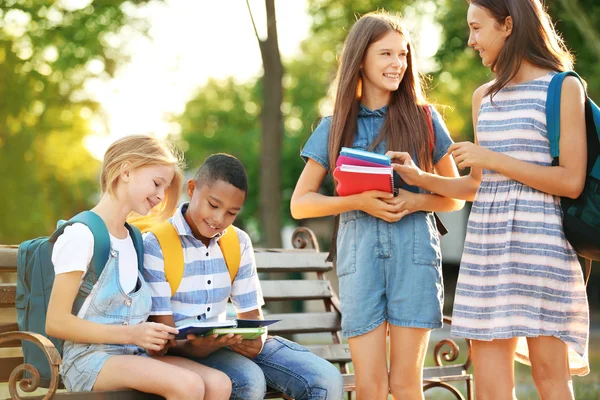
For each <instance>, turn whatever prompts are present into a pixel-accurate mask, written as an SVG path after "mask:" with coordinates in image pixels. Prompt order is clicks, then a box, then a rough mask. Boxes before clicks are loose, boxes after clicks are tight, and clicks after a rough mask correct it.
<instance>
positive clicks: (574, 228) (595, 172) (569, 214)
mask: <svg viewBox="0 0 600 400" xmlns="http://www.w3.org/2000/svg"><path fill="white" fill-rule="evenodd" d="M569 75H572V76H575V77H577V78H578V79H579V80H580V81H581V78H580V77H579V75H577V73H575V72H573V71H567V72H561V73H559V74H556V75H555V76H554V77H553V78H552V81H551V82H550V86H549V87H548V95H547V98H546V124H547V128H548V140H549V141H550V153H551V155H552V158H553V159H554V162H553V165H558V156H559V145H558V143H559V139H560V94H561V90H562V82H563V80H564V79H565V77H567V76H569ZM582 84H583V82H582ZM585 126H586V137H587V170H586V178H585V186H584V189H583V192H582V193H581V195H580V196H579V197H578V198H577V199H569V198H567V197H563V198H561V207H562V209H563V228H564V231H565V236H566V237H567V240H568V241H569V242H570V243H571V245H572V246H573V248H574V249H575V251H576V252H577V254H579V255H580V256H581V257H583V258H585V259H586V275H587V277H586V283H587V278H589V274H590V270H591V267H592V260H596V261H598V260H600V108H598V106H597V105H596V104H595V103H594V102H593V101H592V100H591V99H590V98H589V97H587V95H586V101H585Z"/></svg>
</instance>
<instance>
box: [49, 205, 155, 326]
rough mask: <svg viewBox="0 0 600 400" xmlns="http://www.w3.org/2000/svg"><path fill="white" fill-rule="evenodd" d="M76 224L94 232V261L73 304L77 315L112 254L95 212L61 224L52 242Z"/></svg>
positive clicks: (73, 311) (103, 225) (105, 231)
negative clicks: (68, 227) (67, 228)
mask: <svg viewBox="0 0 600 400" xmlns="http://www.w3.org/2000/svg"><path fill="white" fill-rule="evenodd" d="M75 223H80V224H84V225H85V226H87V227H88V228H89V230H90V231H92V235H93V236H94V253H93V255H92V260H91V261H90V265H89V267H88V269H87V271H86V273H85V275H84V276H83V281H82V282H81V285H80V286H79V292H77V296H76V297H75V301H74V302H73V309H72V313H73V314H74V315H77V313H78V312H79V310H80V309H81V306H82V305H83V303H84V302H85V299H86V298H87V297H88V296H89V294H90V293H91V292H92V289H93V288H94V285H95V284H96V282H97V281H98V278H99V277H100V275H101V274H102V271H103V270H104V266H105V265H106V262H107V261H108V256H109V253H110V236H109V234H108V229H107V228H106V225H105V224H104V221H103V220H102V218H100V216H99V215H98V214H96V213H95V212H93V211H83V212H81V213H79V214H77V215H76V216H74V217H73V218H71V219H70V220H68V221H67V222H65V223H63V224H61V225H60V227H58V229H57V230H56V231H55V232H54V233H53V234H52V236H50V241H51V242H53V243H54V242H55V241H56V239H58V237H59V236H60V235H62V233H63V232H64V230H65V228H66V227H67V226H70V225H73V224H75ZM142 254H143V253H142Z"/></svg>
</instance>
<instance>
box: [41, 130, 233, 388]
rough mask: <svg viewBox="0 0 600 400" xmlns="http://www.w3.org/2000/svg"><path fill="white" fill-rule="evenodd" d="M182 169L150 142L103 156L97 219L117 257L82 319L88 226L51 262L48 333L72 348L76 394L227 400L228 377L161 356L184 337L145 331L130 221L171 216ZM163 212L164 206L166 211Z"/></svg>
mask: <svg viewBox="0 0 600 400" xmlns="http://www.w3.org/2000/svg"><path fill="white" fill-rule="evenodd" d="M180 164H181V163H180V160H179V159H178V158H177V157H176V156H175V154H174V153H173V152H172V151H171V150H169V149H168V148H167V147H166V146H165V145H164V144H161V143H160V142H159V141H157V140H156V139H155V138H152V137H150V136H141V135H138V136H128V137H126V138H123V139H121V140H118V141H116V142H115V143H113V144H112V145H111V146H110V147H109V148H108V150H107V151H106V154H105V156H104V162H103V165H102V174H101V178H100V182H101V189H102V198H101V199H100V202H99V203H98V204H97V205H96V206H95V207H94V208H93V209H92V210H91V211H93V212H94V213H96V214H98V215H99V216H100V217H101V218H102V220H103V221H104V223H105V224H106V227H107V229H108V231H109V234H110V242H111V244H110V246H111V251H110V256H109V259H108V261H107V263H106V266H105V267H104V269H103V271H102V274H101V275H100V277H99V278H98V281H97V283H96V284H95V285H94V287H93V289H92V291H91V293H90V295H89V296H88V297H87V298H86V301H85V302H84V304H83V306H82V307H81V309H80V311H79V313H78V315H77V316H75V315H73V314H72V313H71V309H72V307H73V302H74V301H75V297H76V295H77V292H78V291H79V286H80V283H81V278H82V276H83V273H84V272H85V271H86V270H87V268H88V264H89V263H90V260H91V258H92V255H93V248H94V237H93V235H92V232H91V231H90V229H89V228H88V227H87V226H85V225H83V224H73V225H71V226H69V227H67V228H66V229H65V231H64V233H63V234H62V235H61V236H60V237H59V238H58V240H57V241H56V243H55V245H54V249H53V252H52V262H53V264H54V267H55V272H56V279H55V281H54V286H53V288H52V295H51V298H50V303H49V305H48V315H47V322H46V331H47V333H48V334H49V335H51V336H54V337H57V338H60V339H64V340H65V342H64V351H63V363H62V365H61V367H60V372H61V375H62V379H63V382H64V384H65V387H66V388H67V389H68V390H69V391H76V392H78V391H91V390H115V389H124V388H132V389H137V390H140V391H143V392H148V393H154V394H158V395H160V396H163V397H165V398H167V399H203V398H207V399H227V398H229V395H230V392H231V382H230V381H229V379H228V378H227V376H226V375H225V374H223V373H221V372H219V371H216V370H213V369H211V368H208V367H205V366H202V365H200V364H197V363H195V362H193V361H190V360H186V359H183V358H178V357H171V356H161V354H162V352H163V351H164V348H165V344H166V343H167V342H168V341H169V340H170V339H172V338H173V334H174V333H177V329H175V328H172V327H169V326H167V325H163V324H157V323H151V322H145V321H146V319H147V318H148V315H149V313H150V309H151V305H152V298H151V294H150V289H149V287H148V285H147V284H146V283H145V282H144V280H143V278H142V275H141V274H140V273H139V272H138V267H137V254H136V252H135V247H134V246H133V242H132V239H131V237H130V236H129V231H128V230H127V229H126V227H125V220H126V218H127V216H128V215H129V214H130V213H131V212H132V211H133V212H136V213H138V214H141V215H145V214H147V213H148V212H149V211H150V210H151V209H153V208H154V207H155V206H157V207H156V209H155V211H154V212H156V213H157V214H158V215H159V216H162V217H168V216H170V215H172V213H173V211H174V209H175V206H176V205H177V201H178V198H179V191H180V188H181V182H182V172H181V167H180ZM159 204H160V205H159Z"/></svg>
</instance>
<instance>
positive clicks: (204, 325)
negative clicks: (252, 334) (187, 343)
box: [175, 319, 281, 340]
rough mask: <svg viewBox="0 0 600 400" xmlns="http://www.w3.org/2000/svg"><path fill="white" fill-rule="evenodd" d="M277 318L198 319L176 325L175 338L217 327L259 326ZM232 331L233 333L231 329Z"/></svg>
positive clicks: (271, 322) (277, 320) (208, 330)
mask: <svg viewBox="0 0 600 400" xmlns="http://www.w3.org/2000/svg"><path fill="white" fill-rule="evenodd" d="M279 321H281V320H279V319H233V320H227V321H211V322H206V321H198V322H193V323H191V324H186V325H182V326H178V327H177V329H179V333H178V334H177V335H175V339H177V340H181V339H186V338H187V335H196V336H202V335H206V334H208V333H209V332H210V331H212V330H213V329H219V328H234V329H235V328H240V329H245V328H260V327H265V326H268V325H272V324H274V323H276V322H279ZM232 333H234V332H233V331H232Z"/></svg>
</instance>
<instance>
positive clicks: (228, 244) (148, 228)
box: [130, 217, 242, 296]
mask: <svg viewBox="0 0 600 400" xmlns="http://www.w3.org/2000/svg"><path fill="white" fill-rule="evenodd" d="M130 223H131V224H132V225H134V226H136V227H137V228H138V229H139V230H140V231H142V233H145V232H151V233H153V234H154V236H156V239H158V244H159V245H160V248H161V250H162V253H163V258H164V263H165V277H166V279H167V282H169V286H171V296H173V295H174V294H175V292H177V288H178V287H179V284H180V283H181V279H182V278H183V270H184V261H183V246H182V245H181V240H180V239H179V234H178V233H177V229H175V227H174V226H173V225H172V224H171V223H170V222H169V221H164V222H158V223H156V220H154V219H152V218H144V217H141V218H137V219H133V220H132V221H130ZM219 247H220V248H221V251H222V252H223V257H224V258H225V264H226V265H227V269H228V270H229V277H230V278H231V282H233V280H234V279H235V276H236V275H237V272H238V270H239V268H240V262H241V259H242V254H241V250H240V239H239V237H238V235H237V232H236V231H235V228H234V226H233V225H229V226H228V227H227V229H226V230H225V233H224V234H223V236H221V238H220V239H219Z"/></svg>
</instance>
